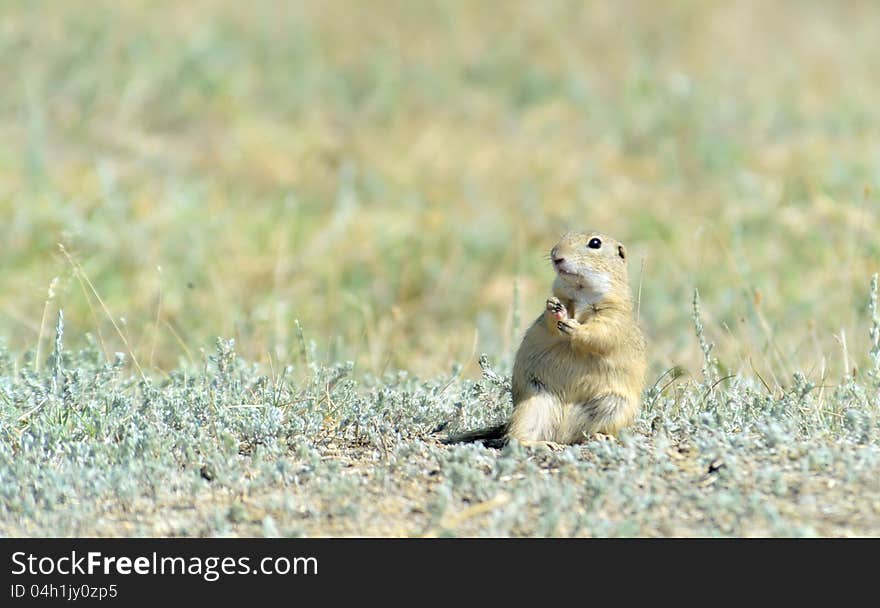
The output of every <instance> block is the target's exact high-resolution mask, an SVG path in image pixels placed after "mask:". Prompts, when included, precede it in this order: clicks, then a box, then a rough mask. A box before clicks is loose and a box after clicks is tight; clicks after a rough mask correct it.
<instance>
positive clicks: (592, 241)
mask: <svg viewBox="0 0 880 608" xmlns="http://www.w3.org/2000/svg"><path fill="white" fill-rule="evenodd" d="M601 246H602V241H600V240H599V239H597V238H595V237H593V238H591V239H590V242H589V243H587V247H589V248H590V249H598V248H599V247H601Z"/></svg>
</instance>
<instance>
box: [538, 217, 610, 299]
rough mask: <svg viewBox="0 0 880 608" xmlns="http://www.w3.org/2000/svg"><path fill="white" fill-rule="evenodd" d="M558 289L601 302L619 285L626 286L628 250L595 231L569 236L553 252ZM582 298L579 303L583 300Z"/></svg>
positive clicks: (557, 244) (569, 233)
mask: <svg viewBox="0 0 880 608" xmlns="http://www.w3.org/2000/svg"><path fill="white" fill-rule="evenodd" d="M550 261H551V263H552V264H553V269H554V270H555V271H556V275H557V278H556V283H555V284H554V285H555V286H556V287H557V288H559V289H560V290H561V291H563V292H565V293H572V294H575V293H577V294H580V296H581V297H582V298H586V299H587V300H592V301H597V300H600V299H602V297H603V296H604V295H605V294H606V293H608V291H609V290H610V289H611V287H612V284H613V283H615V282H621V281H622V282H624V283H626V277H627V271H626V248H625V247H624V246H623V243H621V242H620V241H618V240H616V239H614V238H612V237H610V236H608V235H607V234H603V233H601V232H597V231H594V230H587V231H585V232H568V233H566V234H564V235H563V236H562V238H561V239H560V240H559V242H558V243H556V245H555V246H554V247H553V249H551V250H550ZM581 297H579V298H578V299H581Z"/></svg>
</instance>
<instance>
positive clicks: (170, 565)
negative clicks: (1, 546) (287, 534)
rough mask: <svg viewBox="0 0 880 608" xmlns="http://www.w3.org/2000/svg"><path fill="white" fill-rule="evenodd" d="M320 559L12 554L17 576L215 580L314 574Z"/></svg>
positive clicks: (14, 570)
mask: <svg viewBox="0 0 880 608" xmlns="http://www.w3.org/2000/svg"><path fill="white" fill-rule="evenodd" d="M317 573H318V560H317V559H316V558H314V557H285V556H281V557H263V558H260V559H259V560H256V561H255V562H254V563H252V562H251V558H250V557H229V556H227V557H218V556H210V557H198V556H191V557H187V558H184V557H168V556H159V555H158V554H157V553H156V552H153V554H152V555H150V556H146V555H141V556H138V557H133V558H132V557H127V556H114V555H104V554H102V553H101V552H100V551H89V552H88V553H84V554H80V553H77V552H76V551H71V553H70V555H62V556H61V557H49V556H42V557H40V556H37V555H34V554H33V553H25V552H24V551H18V552H16V553H13V554H12V574H14V575H50V574H54V575H59V574H60V575H93V574H103V575H123V576H127V575H130V574H135V575H143V574H160V575H181V574H182V575H189V576H201V577H202V578H203V579H205V580H206V581H208V582H214V581H216V580H218V579H219V578H220V577H221V576H223V575H227V576H231V575H239V574H263V575H269V576H272V575H289V574H294V575H314V574H317Z"/></svg>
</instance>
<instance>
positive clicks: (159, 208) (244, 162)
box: [0, 0, 880, 535]
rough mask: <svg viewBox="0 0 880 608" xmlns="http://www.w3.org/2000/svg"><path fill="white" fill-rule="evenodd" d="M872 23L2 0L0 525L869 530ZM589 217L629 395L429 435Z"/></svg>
mask: <svg viewBox="0 0 880 608" xmlns="http://www.w3.org/2000/svg"><path fill="white" fill-rule="evenodd" d="M878 38H880V8H878V7H876V6H875V5H874V4H872V3H868V2H864V3H862V2H851V3H846V4H845V5H837V4H823V3H805V2H777V3H773V4H772V5H767V4H766V3H760V2H738V3H735V4H732V5H729V4H725V3H714V2H689V1H680V2H669V3H663V5H662V6H661V5H656V6H655V4H654V3H648V2H622V3H616V4H614V5H609V4H608V3H599V2H597V3H581V2H562V1H559V2H542V3H528V2H513V3H504V4H503V5H501V4H500V3H490V2H485V3H473V2H419V3H410V2H403V1H387V2H379V3H369V5H367V4H364V3H355V2H329V3H326V2H303V3H291V4H289V5H288V6H285V7H283V8H278V7H277V3H274V2H264V1H262V0H257V1H256V2H252V3H249V4H248V7H247V10H244V9H242V8H241V7H240V6H239V4H237V3H234V2H231V1H229V0H211V1H204V2H191V3H184V4H180V3H171V2H164V1H159V2H146V1H143V2H141V1H134V2H126V3H124V5H120V3H114V2H103V1H98V2H94V1H92V2H78V1H72V2H65V3H57V2H40V1H36V2H16V1H10V2H4V3H2V4H0V82H2V83H3V89H2V94H0V141H3V142H4V145H3V146H2V147H0V226H2V228H0V237H2V241H3V249H2V251H3V253H2V255H0V339H2V340H3V341H4V342H5V344H6V349H7V350H6V351H5V355H4V359H3V362H2V369H0V488H2V489H0V492H2V494H0V498H2V501H0V534H46V535H58V534H61V535H63V534H77V533H87V534H103V535H118V534H190V535H199V534H205V535H215V534H262V533H271V534H275V533H279V534H311V535H316V534H317V535H320V534H446V533H453V534H563V535H565V534H592V535H612V534H622V535H627V534H834V535H838V534H850V533H853V534H871V535H875V534H877V533H878V531H880V525H878V524H880V508H878V505H880V488H878V484H877V481H876V480H874V479H873V476H872V474H871V473H872V471H873V470H876V463H877V462H876V461H877V454H878V430H877V429H878V427H877V415H878V410H880V395H878V382H880V378H878V375H880V372H878V369H880V368H878V366H880V354H878V353H880V347H878V339H880V338H878V334H877V332H878V331H880V330H878V329H877V327H878V324H877V322H876V320H872V315H873V319H876V316H877V313H876V309H872V308H871V307H870V306H869V305H866V303H868V302H871V301H872V300H871V298H870V297H869V289H868V285H869V281H870V277H871V276H872V275H874V274H876V273H877V272H880V241H878V240H877V238H876V237H875V235H876V234H877V233H878V231H880V206H878V200H877V194H876V191H877V188H878V176H880V147H878V143H877V142H878V141H880V103H878V101H880V83H878V80H877V78H876V74H877V73H878V72H880V53H878V51H877V48H876V44H875V41H876V40H877V39H878ZM585 227H595V228H600V229H602V230H604V231H606V232H609V233H611V234H613V235H615V236H616V237H618V238H620V239H621V240H623V241H624V242H625V243H627V245H628V248H629V250H630V252H631V255H630V260H631V265H630V275H631V280H632V284H633V291H634V293H639V294H640V296H641V299H640V304H639V320H640V324H641V326H642V327H643V328H644V330H645V333H646V335H647V337H648V340H649V348H650V364H651V368H650V373H649V387H648V389H649V390H648V391H647V392H646V396H645V403H644V406H643V410H642V413H641V415H640V418H639V419H638V421H637V423H636V424H635V425H634V426H633V427H632V428H631V429H630V430H629V432H628V434H627V436H626V437H624V438H623V439H622V440H621V442H620V443H608V444H604V443H591V444H588V445H587V446H585V447H583V448H572V449H570V450H568V451H566V452H564V453H562V454H561V455H540V454H539V455H529V454H528V453H524V452H521V451H519V450H518V449H516V448H515V447H511V448H509V449H507V450H504V451H501V452H493V451H486V450H482V449H479V448H476V447H472V446H471V447H453V448H445V447H440V446H438V445H436V444H435V443H434V440H433V438H432V437H433V436H432V435H431V431H432V430H433V429H434V428H436V426H437V425H439V424H441V423H443V422H445V421H450V420H451V421H452V422H451V427H450V428H471V427H473V426H476V425H478V424H481V423H488V422H492V421H496V420H499V419H502V418H503V417H504V415H505V413H506V412H507V411H508V409H509V399H508V396H507V393H506V392H505V391H504V388H503V382H501V384H496V383H493V382H491V381H490V380H488V379H481V375H480V374H481V372H480V366H479V364H478V359H479V357H480V355H481V354H483V353H486V354H487V356H488V360H489V361H491V362H492V365H493V366H494V368H495V370H496V371H497V373H498V375H499V376H500V377H502V378H503V377H504V376H505V375H508V374H509V371H510V365H511V361H512V357H513V354H514V352H515V349H516V346H517V345H518V341H519V339H520V336H521V333H522V331H523V329H524V327H525V326H526V324H527V323H529V322H530V321H531V319H532V318H533V317H534V316H535V315H537V314H538V312H539V311H540V310H541V308H542V305H543V301H544V299H545V297H546V295H547V292H548V290H549V287H550V282H551V279H552V276H551V270H550V268H548V267H547V265H546V261H545V255H546V251H547V250H548V249H549V247H550V246H552V244H553V243H554V241H555V239H556V237H557V235H558V234H559V233H560V232H561V231H563V230H565V229H568V228H585ZM695 290H698V292H699V303H700V311H701V312H700V315H698V316H697V317H696V322H695V319H694V307H693V305H692V303H693V298H694V292H695ZM60 311H63V316H64V331H63V333H62V335H61V337H60V338H58V335H57V332H55V331H53V325H54V324H55V323H56V321H57V319H58V316H59V312H60ZM695 326H696V328H697V329H698V331H697V332H696V334H697V335H695V332H694V331H693V328H694V327H695ZM872 328H874V329H872ZM872 332H873V333H872ZM218 336H222V337H223V341H222V342H221V343H220V346H217V337H218ZM56 338H58V342H57V343H56ZM230 339H234V341H235V347H234V351H235V356H234V357H233V355H232V354H231V352H232V351H231V350H230V348H231V347H230V346H229V343H228V342H226V340H230ZM710 345H711V348H710ZM116 353H122V355H121V356H119V355H117V354H116ZM59 354H60V355H62V356H59ZM655 382H656V384H655ZM652 387H653V388H652ZM664 387H665V388H664ZM661 388H662V389H663V390H662V392H661V391H660V389H661ZM716 460H719V461H723V463H724V466H721V467H720V468H718V469H717V470H715V468H714V467H712V466H710V465H711V464H712V462H714V461H716ZM716 464H718V463H716ZM203 467H208V469H205V470H206V471H208V470H209V469H210V471H211V472H210V474H208V476H209V477H213V480H212V481H208V480H207V479H205V478H204V476H203V475H202V474H201V473H200V471H201V470H202V468H203ZM710 468H712V469H713V470H712V472H711V473H710V472H709V469H710Z"/></svg>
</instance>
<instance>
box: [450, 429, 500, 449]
mask: <svg viewBox="0 0 880 608" xmlns="http://www.w3.org/2000/svg"><path fill="white" fill-rule="evenodd" d="M475 441H482V442H483V445H484V446H486V447H487V448H500V447H504V445H505V444H506V443H507V425H506V424H499V425H498V426H492V427H489V428H487V429H479V430H477V431H468V432H467V433H460V434H458V435H450V436H449V437H447V438H446V439H441V440H440V443H443V444H446V445H449V444H451V443H473V442H475Z"/></svg>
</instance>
